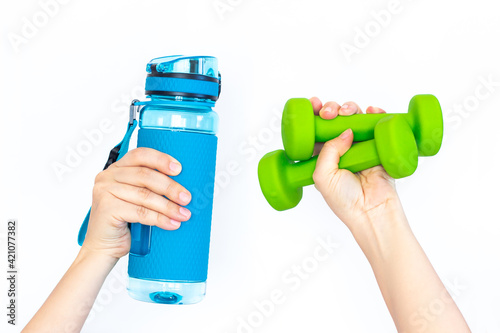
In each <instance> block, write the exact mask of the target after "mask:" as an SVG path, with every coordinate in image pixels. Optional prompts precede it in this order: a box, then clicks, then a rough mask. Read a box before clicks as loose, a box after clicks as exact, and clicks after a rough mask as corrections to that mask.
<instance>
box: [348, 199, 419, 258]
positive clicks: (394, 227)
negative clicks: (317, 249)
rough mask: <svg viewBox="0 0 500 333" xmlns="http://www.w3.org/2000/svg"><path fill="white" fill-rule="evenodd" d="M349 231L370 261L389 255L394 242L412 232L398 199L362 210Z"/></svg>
mask: <svg viewBox="0 0 500 333" xmlns="http://www.w3.org/2000/svg"><path fill="white" fill-rule="evenodd" d="M351 232H352V234H353V236H354V239H355V240H356V242H357V243H358V245H359V246H360V248H361V250H362V251H363V252H364V254H365V255H366V257H367V259H368V260H369V261H370V262H371V261H372V260H376V259H383V258H386V257H388V256H390V255H391V251H392V250H393V244H394V242H395V241H398V240H401V239H402V238H404V237H406V236H407V235H410V234H412V231H411V229H410V226H409V224H408V220H407V218H406V216H405V214H404V211H403V208H402V206H401V204H400V202H399V200H389V201H388V202H387V203H386V204H384V205H382V206H379V207H376V208H374V209H371V210H369V211H367V212H364V213H363V214H362V215H361V216H360V218H359V220H358V221H357V222H356V223H355V224H354V226H353V227H352V228H351Z"/></svg>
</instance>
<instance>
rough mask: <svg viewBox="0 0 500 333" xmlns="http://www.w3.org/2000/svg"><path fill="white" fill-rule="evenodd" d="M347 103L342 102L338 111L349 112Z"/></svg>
mask: <svg viewBox="0 0 500 333" xmlns="http://www.w3.org/2000/svg"><path fill="white" fill-rule="evenodd" d="M349 107H350V106H349V104H344V105H342V106H341V107H340V111H339V112H342V113H348V112H349Z"/></svg>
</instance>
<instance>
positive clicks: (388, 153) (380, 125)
mask: <svg viewBox="0 0 500 333" xmlns="http://www.w3.org/2000/svg"><path fill="white" fill-rule="evenodd" d="M290 101H292V103H291V104H289V103H290ZM290 101H289V103H287V105H286V106H285V111H284V115H283V122H282V134H283V135H284V136H285V135H288V137H287V138H290V135H291V131H290V128H286V127H287V126H292V127H293V126H296V127H297V129H296V130H297V131H300V127H299V124H300V122H299V121H296V120H297V118H295V119H294V117H293V116H292V117H290V115H295V116H298V117H299V118H302V119H304V118H307V116H305V112H303V111H300V110H299V109H297V108H296V106H297V105H294V104H295V103H296V102H293V101H299V103H302V105H304V106H305V107H306V109H307V108H311V110H309V112H310V114H309V116H310V117H309V120H310V119H311V118H312V119H313V120H314V117H315V116H314V113H313V111H312V107H311V103H310V102H309V100H304V99H292V100H290ZM305 102H307V103H305ZM290 105H291V106H292V109H290ZM409 109H410V115H411V116H410V117H408V115H401V114H367V115H353V116H345V117H337V118H336V119H334V120H323V119H321V120H322V121H325V122H331V123H330V124H333V122H334V121H336V120H337V119H340V118H345V119H347V118H349V119H364V118H361V117H368V118H370V119H369V120H366V121H364V125H361V126H359V127H357V126H356V124H350V123H349V124H348V125H353V126H348V127H345V128H341V127H340V126H341V125H332V127H330V129H329V130H330V131H333V132H330V134H331V133H334V132H335V131H336V132H335V135H339V134H340V133H342V132H343V131H344V130H345V129H347V128H352V129H353V132H354V138H355V140H360V138H361V137H364V138H365V139H366V138H371V137H373V138H374V139H371V140H367V141H363V142H359V143H357V144H354V145H353V146H352V147H351V149H349V150H348V151H347V152H346V153H345V154H344V155H343V156H342V157H341V158H340V162H339V168H341V169H347V170H350V171H351V172H358V171H362V170H365V169H368V168H371V167H373V166H376V165H380V164H381V165H382V166H383V167H384V168H385V169H386V171H387V173H388V174H389V175H390V176H392V177H393V178H402V177H406V176H409V175H411V174H412V173H413V172H414V171H415V169H416V167H417V164H418V155H419V153H420V155H434V154H436V153H437V151H438V150H439V147H440V146H441V141H442V133H443V121H442V114H441V108H440V106H439V102H438V101H437V99H436V98H435V97H434V96H432V95H418V96H415V97H414V98H413V99H412V101H411V102H410V108H409ZM290 110H291V111H292V112H290ZM425 114H427V115H431V117H433V120H429V119H426V118H425ZM427 117H429V116H427ZM285 118H286V119H287V122H288V123H287V124H285ZM377 118H378V120H377V122H375V121H374V120H375V119H377ZM290 119H294V121H293V122H292V123H291V124H292V125H290V122H289V121H290ZM316 119H320V118H319V117H316ZM315 121H316V124H318V123H321V122H320V121H319V120H315ZM361 122H363V120H361ZM370 123H371V124H373V128H372V129H370V128H369V126H368V125H367V124H370ZM325 124H326V123H325ZM337 124H341V122H338V123H337ZM309 125H310V123H309ZM313 125H314V124H313ZM320 126H323V125H320ZM306 127H307V124H306ZM309 129H310V127H309ZM313 130H314V128H313ZM356 131H357V132H358V133H359V134H357V136H356ZM285 132H287V133H285ZM322 133H323V134H324V133H325V132H322ZM415 133H418V135H417V134H415ZM310 134H311V131H309V135H310ZM316 134H317V133H316ZM335 135H334V136H335ZM299 137H300V134H299V135H296V136H292V138H293V139H292V141H289V142H288V145H285V148H286V147H287V146H288V148H289V149H292V152H302V153H304V152H305V149H304V150H302V151H301V150H300V148H297V145H300V144H301V142H300V141H298V140H297V138H299ZM332 138H333V137H332ZM294 140H295V141H294ZM283 141H284V142H285V141H286V140H285V137H284V138H283ZM291 142H293V143H294V144H291ZM302 143H304V144H305V145H309V146H310V147H308V148H307V149H310V154H312V150H313V149H314V140H313V142H312V145H310V140H306V141H305V142H304V141H303V142H302ZM292 154H293V153H292ZM287 155H289V154H288V151H287V153H286V154H285V151H283V150H277V151H274V152H271V153H268V154H266V155H265V156H264V157H263V158H262V159H261V161H260V163H259V181H260V185H261V189H262V192H263V193H264V196H265V197H266V199H267V200H268V202H269V203H270V204H271V206H272V207H273V208H275V209H277V210H286V209H289V208H293V207H295V206H296V205H297V204H298V203H299V202H300V200H301V198H302V187H303V186H307V185H311V184H313V183H314V181H313V179H312V175H313V172H314V169H315V167H316V159H317V158H316V157H313V158H311V159H310V160H307V161H304V162H298V163H294V162H293V161H292V160H290V159H289V158H287ZM309 157H310V155H309V156H308V157H307V158H309Z"/></svg>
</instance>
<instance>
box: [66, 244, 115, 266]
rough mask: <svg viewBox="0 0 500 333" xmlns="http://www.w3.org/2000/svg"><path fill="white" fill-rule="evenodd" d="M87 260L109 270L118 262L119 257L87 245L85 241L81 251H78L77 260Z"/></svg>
mask: <svg viewBox="0 0 500 333" xmlns="http://www.w3.org/2000/svg"><path fill="white" fill-rule="evenodd" d="M87 260H88V261H90V262H93V263H95V264H97V265H99V267H102V268H105V269H109V270H111V269H112V268H113V267H114V265H115V264H116V263H117V262H118V258H116V257H113V256H110V255H108V254H106V253H104V252H102V251H98V250H94V249H92V248H90V247H88V246H86V244H85V242H84V243H83V245H82V247H81V248H80V252H78V255H77V257H76V260H75V262H80V261H87Z"/></svg>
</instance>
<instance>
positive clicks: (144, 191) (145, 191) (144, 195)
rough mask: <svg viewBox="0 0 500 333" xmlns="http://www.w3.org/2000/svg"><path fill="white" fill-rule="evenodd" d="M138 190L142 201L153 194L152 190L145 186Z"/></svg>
mask: <svg viewBox="0 0 500 333" xmlns="http://www.w3.org/2000/svg"><path fill="white" fill-rule="evenodd" d="M137 192H138V193H139V197H140V198H141V199H142V201H147V200H148V199H149V197H150V196H151V191H150V190H149V189H147V188H145V187H139V189H138V190H137Z"/></svg>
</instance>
